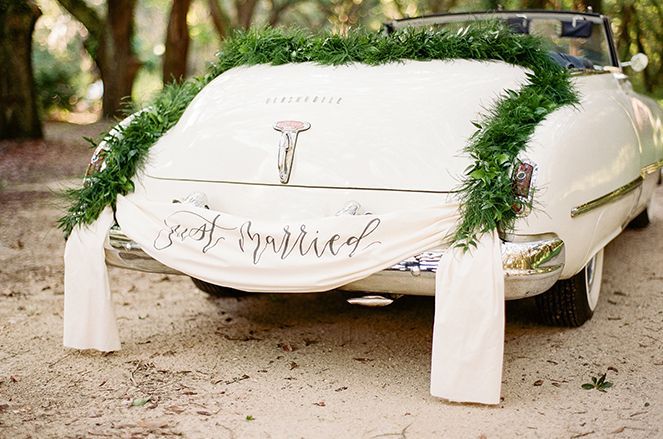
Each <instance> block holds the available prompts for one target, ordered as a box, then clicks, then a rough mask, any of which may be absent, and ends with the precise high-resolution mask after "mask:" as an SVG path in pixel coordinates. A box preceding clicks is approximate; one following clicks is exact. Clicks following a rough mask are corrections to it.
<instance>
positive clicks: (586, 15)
mask: <svg viewBox="0 0 663 439" xmlns="http://www.w3.org/2000/svg"><path fill="white" fill-rule="evenodd" d="M468 17H477V18H479V17H481V18H483V17H488V18H509V17H523V18H542V17H546V18H560V19H562V18H567V19H568V18H569V17H582V19H584V20H587V21H591V22H592V23H596V24H602V25H603V29H604V32H605V34H606V37H607V39H608V47H609V50H610V60H611V65H612V66H613V67H617V68H621V66H620V63H619V57H618V55H617V48H616V47H615V40H614V36H613V33H612V27H611V26H610V19H609V18H608V17H607V16H605V15H602V14H596V13H593V12H578V11H549V10H541V9H532V10H513V11H482V12H452V13H446V14H432V15H423V16H421V17H408V18H399V19H396V20H392V21H390V22H387V23H384V25H383V27H384V31H385V32H386V33H391V32H394V31H395V30H398V29H403V28H406V27H417V26H427V25H434V24H440V23H453V22H460V21H466V20H467V18H468Z"/></svg>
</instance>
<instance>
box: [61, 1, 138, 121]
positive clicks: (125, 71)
mask: <svg viewBox="0 0 663 439" xmlns="http://www.w3.org/2000/svg"><path fill="white" fill-rule="evenodd" d="M58 2H59V3H60V4H61V5H62V6H63V7H64V8H65V9H66V10H67V11H69V13H70V14H71V15H72V16H73V17H74V18H76V20H78V21H79V22H80V23H81V24H82V25H83V26H85V28H86V29H87V31H88V37H87V39H86V41H85V49H86V50H87V51H88V52H89V53H90V56H91V57H92V59H93V60H94V62H95V64H96V65H97V68H98V69H99V75H100V76H101V80H102V81H103V83H104V95H103V104H102V112H103V115H104V116H105V117H112V116H115V115H117V114H119V112H120V110H121V109H122V103H123V100H124V99H125V98H127V97H130V96H131V90H132V88H133V84H134V80H135V79H136V73H137V72H138V68H139V67H140V61H139V60H138V58H137V57H136V54H135V53H134V50H133V47H132V39H133V36H134V13H135V9H136V0H108V1H107V2H106V5H105V6H106V8H105V9H106V15H105V16H103V17H102V16H101V15H100V14H99V13H98V12H97V10H96V9H94V8H93V7H92V6H90V5H88V4H87V3H86V2H85V0H58Z"/></svg>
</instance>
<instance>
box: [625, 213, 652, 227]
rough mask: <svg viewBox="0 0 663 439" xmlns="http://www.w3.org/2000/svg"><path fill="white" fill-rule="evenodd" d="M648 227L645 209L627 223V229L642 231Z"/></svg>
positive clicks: (647, 216) (647, 214)
mask: <svg viewBox="0 0 663 439" xmlns="http://www.w3.org/2000/svg"><path fill="white" fill-rule="evenodd" d="M648 225H649V212H648V210H647V208H645V210H643V211H642V212H640V214H638V216H636V217H635V218H633V219H632V220H631V221H630V222H629V223H628V226H627V227H628V228H629V229H644V228H645V227H647V226H648Z"/></svg>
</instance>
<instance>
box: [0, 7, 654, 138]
mask: <svg viewBox="0 0 663 439" xmlns="http://www.w3.org/2000/svg"><path fill="white" fill-rule="evenodd" d="M498 6H500V7H503V8H504V9H505V10H509V9H567V10H568V9H573V10H583V11H584V10H586V9H587V8H588V7H592V8H593V10H594V11H595V12H601V13H604V14H607V15H609V16H610V17H612V20H613V27H614V29H613V31H614V33H615V37H616V39H617V41H618V49H619V52H620V58H621V59H622V60H628V59H630V56H631V55H633V54H635V53H638V52H644V53H645V54H647V55H648V56H649V60H650V62H649V66H648V68H647V69H646V70H645V71H644V72H642V73H638V74H635V73H633V72H632V71H630V70H629V69H627V71H626V73H628V74H629V75H631V78H632V80H633V82H634V85H635V87H636V89H638V90H639V91H642V92H645V93H648V94H650V95H652V96H654V97H656V98H658V99H661V98H663V75H662V74H661V73H662V71H663V60H662V59H661V54H662V53H663V0H504V1H499V0H498V1H493V0H0V106H5V107H6V108H5V109H2V108H0V138H2V137H5V138H11V137H39V136H41V128H40V127H41V121H43V120H66V121H69V122H74V123H88V122H93V121H95V120H97V119H99V118H102V117H115V116H117V115H118V114H119V112H120V110H121V109H122V108H123V106H124V105H125V104H126V103H127V101H128V100H130V101H133V102H135V103H137V104H142V103H145V102H147V101H148V100H149V99H150V97H151V96H153V94H154V93H156V92H158V91H159V90H160V89H161V88H162V86H163V83H164V82H168V81H172V80H180V79H182V78H186V77H189V76H192V75H196V74H200V73H201V72H203V71H204V69H205V66H206V64H207V63H208V62H210V61H211V60H213V59H214V56H215V53H216V52H217V50H218V48H219V46H220V44H221V42H222V41H223V39H224V38H226V37H227V36H228V35H229V34H230V33H231V32H232V31H233V30H234V29H246V28H249V27H252V26H266V25H270V26H301V27H306V28H309V29H312V30H322V29H329V30H333V31H335V32H344V31H346V30H347V29H348V28H350V27H358V26H363V27H367V28H370V29H375V30H378V29H380V27H381V25H382V23H384V22H385V21H388V20H391V19H394V18H401V17H407V16H417V15H423V14H432V13H441V12H449V11H450V12H461V11H478V10H489V9H492V10H494V9H497V8H498ZM29 60H31V61H32V69H33V72H34V79H33V81H32V83H31V82H30V81H27V82H26V81H25V79H22V76H25V75H22V74H19V75H18V77H16V73H15V72H14V73H12V74H13V75H14V76H12V74H10V73H9V69H11V68H12V67H13V68H14V69H16V68H18V69H20V68H21V67H20V66H21V65H26V64H29V62H28V61H29ZM19 73H26V74H27V73H29V72H19ZM26 93H27V95H26ZM21 95H26V96H33V98H34V101H35V102H36V105H35V106H34V108H29V107H30V105H23V104H20V105H19V102H18V101H17V100H20V99H21V98H20V96H21ZM8 103H9V104H8ZM9 106H13V107H16V108H18V107H21V109H20V111H19V110H12V111H13V112H14V113H13V116H12V117H11V118H10V119H11V120H8V118H7V117H4V116H2V112H3V111H5V110H6V109H7V108H9ZM16 111H19V113H16ZM19 125H20V126H19Z"/></svg>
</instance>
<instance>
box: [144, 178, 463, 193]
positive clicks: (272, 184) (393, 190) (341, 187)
mask: <svg viewBox="0 0 663 439" xmlns="http://www.w3.org/2000/svg"><path fill="white" fill-rule="evenodd" d="M146 177H148V178H152V179H154V180H162V181H184V182H187V183H221V184H232V185H237V186H269V187H281V188H286V189H287V188H293V187H296V188H301V189H335V190H337V189H340V190H353V191H379V192H413V193H417V194H455V193H457V192H458V191H457V190H450V191H431V190H425V189H395V188H381V187H353V186H349V187H343V186H307V185H302V184H288V185H287V186H284V185H283V184H275V183H258V182H253V181H228V180H197V179H193V178H165V177H156V176H154V175H146Z"/></svg>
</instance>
